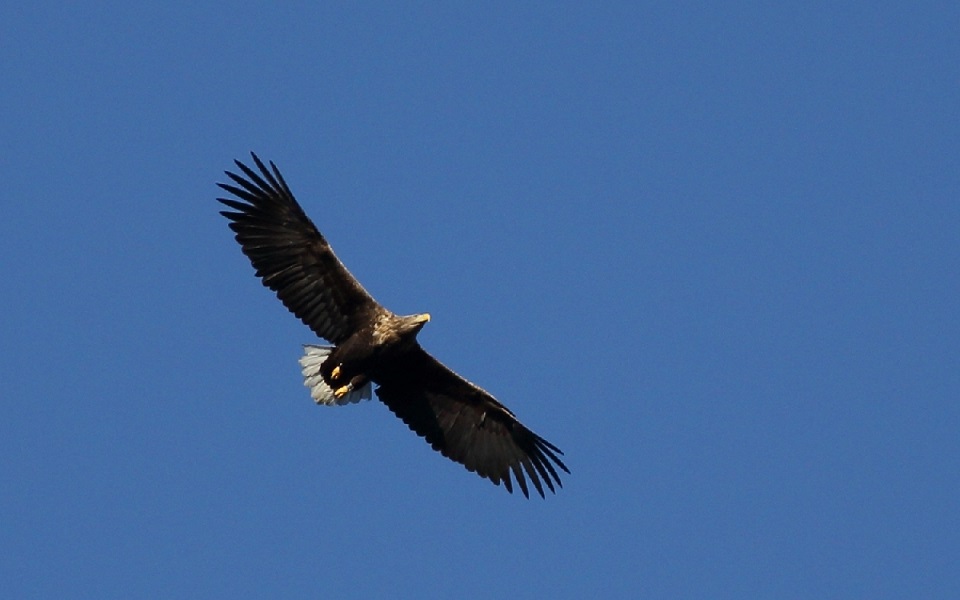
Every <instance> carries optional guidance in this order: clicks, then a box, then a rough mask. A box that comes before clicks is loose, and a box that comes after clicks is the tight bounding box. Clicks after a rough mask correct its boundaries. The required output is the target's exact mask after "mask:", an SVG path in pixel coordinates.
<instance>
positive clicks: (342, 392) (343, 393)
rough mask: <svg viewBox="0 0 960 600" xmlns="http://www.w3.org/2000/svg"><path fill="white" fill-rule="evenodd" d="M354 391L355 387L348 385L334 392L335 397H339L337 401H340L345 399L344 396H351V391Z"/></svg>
mask: <svg viewBox="0 0 960 600" xmlns="http://www.w3.org/2000/svg"><path fill="white" fill-rule="evenodd" d="M352 389H353V386H352V385H349V384H348V385H345V386H343V387H339V388H337V389H335V390H333V395H334V396H336V397H337V400H339V399H340V398H343V397H344V396H346V395H347V394H349V393H350V390H352Z"/></svg>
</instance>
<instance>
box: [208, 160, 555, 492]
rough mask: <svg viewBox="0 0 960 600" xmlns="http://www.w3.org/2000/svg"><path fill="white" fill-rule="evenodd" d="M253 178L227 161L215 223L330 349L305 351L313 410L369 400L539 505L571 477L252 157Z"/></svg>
mask: <svg viewBox="0 0 960 600" xmlns="http://www.w3.org/2000/svg"><path fill="white" fill-rule="evenodd" d="M251 155H252V157H253V161H254V163H255V164H256V167H257V169H258V170H259V173H257V172H255V171H254V170H252V169H250V168H249V167H247V166H246V165H244V164H243V163H241V162H240V161H235V163H236V165H237V167H238V168H239V169H240V171H241V172H242V173H243V175H237V174H235V173H231V172H229V171H227V172H226V174H227V176H228V177H229V178H230V179H231V180H232V181H233V182H234V184H235V185H233V184H225V183H220V184H217V185H219V186H220V187H221V188H222V189H224V190H226V191H227V192H229V193H230V194H232V195H233V196H235V198H236V199H226V198H218V200H219V201H220V202H222V203H223V204H225V205H226V206H228V207H229V208H231V209H232V211H223V212H221V214H222V215H223V216H225V217H227V218H228V219H230V228H231V229H232V230H233V231H234V232H235V233H236V239H237V241H238V242H239V243H240V246H241V247H242V249H243V253H244V254H246V255H247V257H248V258H249V259H250V262H251V263H252V264H253V267H254V269H256V274H257V276H258V277H260V278H261V279H262V280H263V284H264V285H265V286H267V287H269V288H270V289H272V290H273V291H274V292H276V294H277V297H279V298H280V300H281V301H282V302H283V304H284V306H286V307H287V308H288V309H289V310H290V312H292V313H293V314H294V315H296V316H297V317H298V318H299V319H300V320H301V321H303V322H304V323H305V324H306V325H307V326H308V327H310V329H312V330H313V332H314V333H316V334H317V335H318V336H319V337H321V338H324V339H326V340H327V341H329V342H330V343H331V344H333V347H322V346H306V355H305V356H304V357H303V358H302V359H301V361H300V362H301V365H302V366H303V373H304V376H305V378H306V385H307V386H308V387H310V388H311V395H312V396H313V397H314V399H316V400H317V402H318V403H322V404H345V403H348V402H355V401H357V400H359V399H363V398H368V397H369V396H370V394H369V390H370V386H371V385H372V384H375V385H376V386H377V389H376V394H377V397H378V398H379V399H380V400H381V401H382V402H383V403H384V404H386V405H387V407H388V408H389V409H390V410H391V411H393V413H394V414H396V415H397V416H398V417H399V418H400V419H401V420H403V422H404V423H406V424H407V426H409V427H410V429H411V430H413V431H414V432H416V433H417V434H418V435H420V436H422V437H424V438H425V439H426V440H427V442H429V443H430V445H431V446H432V447H433V448H434V449H435V450H437V451H439V452H440V453H442V454H443V455H444V456H446V457H448V458H450V459H452V460H454V461H456V462H458V463H460V464H462V465H464V466H465V467H466V468H467V469H468V470H470V471H474V472H476V473H477V474H478V475H480V476H481V477H485V478H487V479H489V480H490V481H492V482H493V483H495V484H497V485H500V482H503V484H504V487H506V488H507V490H508V491H510V492H512V491H513V483H512V481H511V477H512V479H513V481H515V482H516V483H517V484H518V485H519V487H520V490H521V491H522V492H523V494H524V496H529V491H528V487H527V480H528V479H529V481H530V482H531V483H532V484H533V487H534V488H536V490H537V492H538V493H539V494H540V495H541V496H543V495H544V489H543V488H544V485H546V487H547V488H548V489H549V490H550V491H552V492H555V491H556V490H555V486H556V487H560V486H561V483H560V477H559V476H558V474H557V468H559V469H561V470H563V471H565V472H567V473H569V472H570V471H569V470H568V469H567V467H566V466H565V465H564V464H563V462H562V461H561V459H560V458H559V456H558V455H562V454H563V453H562V452H560V450H559V449H558V448H557V447H556V446H554V445H553V444H551V443H550V442H548V441H546V440H545V439H543V438H541V437H540V436H538V435H537V434H535V433H533V432H532V431H530V430H529V429H527V428H526V427H524V426H523V425H522V424H521V423H520V422H519V421H518V420H517V418H516V417H515V416H514V415H513V413H511V412H510V410H509V409H507V407H505V406H503V405H502V404H500V403H499V402H497V400H496V399H494V397H493V396H491V395H490V394H489V393H487V392H486V391H485V390H483V389H481V388H479V387H477V386H475V385H473V384H472V383H470V382H468V381H467V380H465V379H463V378H462V377H460V376H459V375H457V374H456V373H454V372H453V371H451V370H450V369H448V368H447V367H445V366H444V365H443V364H441V363H440V362H439V361H438V360H436V359H435V358H433V357H432V356H430V355H429V354H428V353H427V352H426V351H424V350H423V348H421V347H420V344H419V343H418V342H417V340H416V335H417V333H418V332H419V331H420V329H421V328H422V327H423V325H424V323H426V322H427V321H428V320H429V315H410V316H398V315H395V314H393V313H392V312H390V311H388V310H387V309H386V308H384V307H383V306H381V305H380V304H378V303H377V302H376V300H374V299H373V297H372V296H370V294H369V293H367V291H366V290H365V289H363V286H361V285H360V283H359V282H358V281H357V280H356V279H355V278H354V277H353V276H352V275H351V274H350V272H349V271H348V270H347V269H346V267H344V266H343V263H341V262H340V260H339V259H338V258H337V257H336V255H335V254H334V253H333V250H332V249H331V248H330V244H328V243H327V241H326V239H325V238H324V237H323V235H321V234H320V232H319V231H318V230H317V228H316V227H315V226H314V224H313V223H312V222H311V221H310V219H309V218H308V217H307V215H306V214H305V213H304V212H303V209H302V208H301V207H300V205H299V204H298V203H297V201H296V200H295V199H294V197H293V194H292V193H291V192H290V188H289V187H287V184H286V182H285V181H284V180H283V177H282V176H281V175H280V171H279V170H278V169H277V167H276V166H275V165H274V164H273V163H272V162H271V163H270V169H267V167H266V166H265V165H264V164H263V163H262V162H261V161H260V159H259V158H258V157H257V156H256V154H252V153H251Z"/></svg>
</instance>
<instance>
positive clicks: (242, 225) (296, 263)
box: [217, 152, 383, 344]
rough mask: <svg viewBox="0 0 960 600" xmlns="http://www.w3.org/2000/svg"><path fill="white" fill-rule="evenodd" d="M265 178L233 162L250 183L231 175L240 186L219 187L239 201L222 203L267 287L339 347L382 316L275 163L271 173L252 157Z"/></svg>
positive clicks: (315, 330) (310, 325)
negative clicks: (375, 314) (364, 324)
mask: <svg viewBox="0 0 960 600" xmlns="http://www.w3.org/2000/svg"><path fill="white" fill-rule="evenodd" d="M251 156H253V162H254V163H256V166H257V167H258V168H259V170H260V174H257V173H255V172H254V171H253V170H252V169H250V168H249V167H247V166H246V165H244V164H243V163H241V162H240V161H234V162H235V163H236V165H237V167H238V168H239V169H240V170H241V171H242V172H243V174H244V175H245V176H246V177H242V176H240V175H237V174H235V173H231V172H229V171H227V172H226V174H227V177H229V178H230V179H232V180H233V181H234V183H236V184H237V185H231V184H227V183H218V184H217V185H218V186H220V187H221V188H223V189H224V190H226V191H227V192H230V193H231V194H233V195H234V196H236V197H237V198H239V200H240V201H238V200H234V199H226V198H217V200H219V201H220V202H222V203H223V204H225V205H227V206H228V207H230V208H232V209H234V210H235V211H236V212H231V211H222V212H221V213H220V214H222V215H223V216H225V217H227V218H228V219H230V221H231V223H230V229H232V230H233V231H234V232H235V233H236V238H237V241H238V242H240V246H241V247H242V248H243V253H244V254H246V255H247V257H248V258H249V259H250V262H251V263H253V267H254V269H256V271H257V276H258V277H260V278H261V279H262V280H263V285H265V286H267V287H269V288H270V289H271V290H273V291H274V292H276V293H277V297H278V298H280V300H281V301H282V302H283V304H284V306H286V307H287V308H288V309H289V310H290V312H292V313H293V314H295V315H296V316H297V317H299V318H300V320H301V321H303V322H304V323H305V324H306V325H307V326H308V327H309V328H310V329H312V330H313V331H314V333H316V334H317V335H318V336H320V337H322V338H325V339H327V340H328V341H330V342H331V343H333V344H339V343H340V342H341V341H343V340H344V339H346V338H348V337H349V336H350V334H351V333H352V332H353V331H355V330H356V329H357V327H358V325H359V324H360V323H361V322H362V321H364V320H366V319H369V318H370V314H371V313H372V312H375V311H378V310H383V309H382V307H380V305H379V304H377V302H376V301H375V300H374V299H373V297H371V296H370V294H368V293H367V291H366V290H365V289H363V286H362V285H360V282H358V281H357V280H356V279H355V278H354V277H353V275H351V274H350V272H349V271H348V270H347V268H346V267H344V266H343V263H341V262H340V260H339V259H338V258H337V256H336V255H335V254H334V253H333V250H332V249H331V248H330V244H328V243H327V240H326V239H324V237H323V236H322V235H321V234H320V232H319V231H318V230H317V228H316V226H314V224H313V222H311V221H310V219H309V218H308V217H307V215H306V214H305V213H304V212H303V209H302V208H300V205H299V204H297V201H296V200H295V199H294V197H293V194H292V193H291V192H290V188H288V187H287V184H286V182H285V181H284V180H283V176H281V175H280V171H279V170H278V169H277V167H276V165H274V164H273V162H271V163H270V170H268V169H267V168H266V166H264V164H263V163H262V162H261V161H260V159H259V158H258V157H257V155H256V154H253V153H252V152H251Z"/></svg>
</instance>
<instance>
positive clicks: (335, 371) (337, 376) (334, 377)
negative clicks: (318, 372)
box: [330, 365, 340, 381]
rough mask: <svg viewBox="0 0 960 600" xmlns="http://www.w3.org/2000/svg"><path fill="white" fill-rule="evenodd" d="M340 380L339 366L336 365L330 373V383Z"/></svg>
mask: <svg viewBox="0 0 960 600" xmlns="http://www.w3.org/2000/svg"><path fill="white" fill-rule="evenodd" d="M338 379H340V365H337V366H335V367H334V368H333V371H331V372H330V381H336V380H338Z"/></svg>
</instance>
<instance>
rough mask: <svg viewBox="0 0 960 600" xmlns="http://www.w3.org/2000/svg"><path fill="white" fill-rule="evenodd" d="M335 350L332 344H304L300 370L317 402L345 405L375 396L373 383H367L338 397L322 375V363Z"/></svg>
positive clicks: (304, 382) (304, 383) (326, 404)
mask: <svg viewBox="0 0 960 600" xmlns="http://www.w3.org/2000/svg"><path fill="white" fill-rule="evenodd" d="M331 352H333V347H332V346H313V345H311V344H304V345H303V356H301V357H300V372H301V373H303V385H305V386H307V387H308V388H310V397H311V398H313V401H314V402H316V403H317V404H323V405H325V406H343V405H344V404H352V403H354V402H360V401H361V400H369V399H370V398H371V397H373V394H372V393H371V392H372V390H371V384H370V383H367V384H366V385H364V386H363V387H362V388H360V389H356V390H351V391H350V393H348V394H346V395H345V396H343V397H342V398H337V397H336V396H335V395H334V394H333V390H332V389H330V386H329V385H327V382H326V381H324V380H323V376H322V375H320V365H322V364H323V361H325V360H327V357H328V356H330V353H331Z"/></svg>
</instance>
